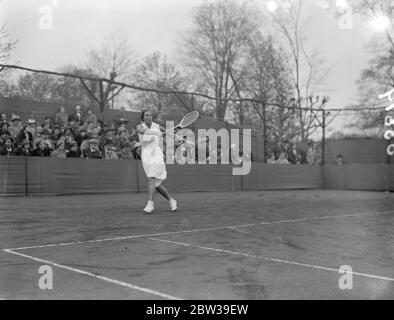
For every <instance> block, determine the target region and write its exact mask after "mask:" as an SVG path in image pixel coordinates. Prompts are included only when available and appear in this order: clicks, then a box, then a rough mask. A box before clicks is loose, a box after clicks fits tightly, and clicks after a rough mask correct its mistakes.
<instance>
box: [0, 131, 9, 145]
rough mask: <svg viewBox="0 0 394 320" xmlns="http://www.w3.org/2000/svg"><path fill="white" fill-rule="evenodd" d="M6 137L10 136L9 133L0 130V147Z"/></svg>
mask: <svg viewBox="0 0 394 320" xmlns="http://www.w3.org/2000/svg"><path fill="white" fill-rule="evenodd" d="M8 137H10V133H9V132H8V131H7V130H0V148H2V147H3V146H4V145H5V141H6V139H7V138H8Z"/></svg>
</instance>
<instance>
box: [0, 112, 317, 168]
mask: <svg viewBox="0 0 394 320" xmlns="http://www.w3.org/2000/svg"><path fill="white" fill-rule="evenodd" d="M182 138H183V139H185V140H188V138H187V137H186V136H185V137H182ZM185 140H184V141H185ZM190 142H191V141H190ZM201 143H202V141H198V143H197V144H196V145H194V144H193V143H184V144H183V141H181V140H178V141H176V147H177V146H178V145H182V146H181V147H180V148H178V151H177V152H176V153H175V157H176V158H177V159H176V160H177V162H178V163H186V162H187V161H190V159H187V157H188V156H191V157H193V158H195V160H196V161H197V160H198V148H199V147H200V144H201ZM205 143H206V155H205V156H206V161H207V163H208V162H210V161H216V162H217V163H220V162H221V157H222V154H221V153H222V151H221V145H220V142H219V143H218V145H217V150H213V148H212V146H211V145H210V144H209V141H208V138H207V141H205ZM229 152H230V154H229V160H230V161H232V162H234V161H235V162H236V163H238V162H239V163H241V162H242V160H244V159H245V158H248V159H249V160H251V161H253V160H254V159H253V154H252V153H251V154H249V153H247V152H246V154H242V150H239V151H238V150H236V149H235V145H234V144H232V145H231V148H230V150H229ZM0 155H1V156H33V157H56V158H87V159H109V160H114V159H141V144H140V142H139V137H138V135H137V133H136V130H135V128H130V127H128V121H127V120H126V119H124V118H119V119H118V121H113V122H111V123H109V124H104V123H103V122H102V121H99V120H98V118H97V116H96V115H95V114H94V113H93V111H92V110H91V109H87V110H86V112H82V108H81V107H80V106H76V107H75V110H74V112H73V113H72V114H67V113H66V111H65V108H64V107H60V108H59V110H58V112H57V113H56V114H55V115H53V116H52V117H51V116H46V117H45V119H44V120H43V122H42V123H38V121H37V120H36V119H35V117H32V118H31V119H28V120H27V121H25V122H24V123H23V122H22V120H21V118H20V117H19V116H18V115H16V114H11V115H7V114H1V119H0ZM234 159H235V160H234ZM320 162H321V154H320V149H319V147H318V144H317V143H316V142H313V141H309V142H308V145H307V147H304V148H300V146H299V145H297V144H296V143H290V142H287V141H285V142H284V143H281V144H280V145H279V147H278V148H276V149H274V150H273V151H272V152H271V153H270V155H269V157H268V160H267V163H269V164H312V165H317V164H320Z"/></svg>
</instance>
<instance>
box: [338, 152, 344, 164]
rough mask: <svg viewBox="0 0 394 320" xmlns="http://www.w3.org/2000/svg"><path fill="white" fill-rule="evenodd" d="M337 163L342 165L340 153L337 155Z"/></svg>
mask: <svg viewBox="0 0 394 320" xmlns="http://www.w3.org/2000/svg"><path fill="white" fill-rule="evenodd" d="M337 165H338V166H341V165H343V156H342V155H341V154H338V155H337Z"/></svg>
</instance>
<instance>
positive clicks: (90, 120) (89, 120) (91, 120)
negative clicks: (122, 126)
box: [85, 108, 97, 126]
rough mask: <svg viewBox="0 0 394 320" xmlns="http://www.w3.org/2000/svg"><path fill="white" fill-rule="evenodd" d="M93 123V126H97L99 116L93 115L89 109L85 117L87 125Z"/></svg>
mask: <svg viewBox="0 0 394 320" xmlns="http://www.w3.org/2000/svg"><path fill="white" fill-rule="evenodd" d="M86 122H87V123H93V126H96V125H97V116H96V115H95V114H94V113H93V111H92V109H90V108H89V109H88V110H87V111H86V115H85V123H86Z"/></svg>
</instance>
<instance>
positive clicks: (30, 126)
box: [27, 119, 37, 138]
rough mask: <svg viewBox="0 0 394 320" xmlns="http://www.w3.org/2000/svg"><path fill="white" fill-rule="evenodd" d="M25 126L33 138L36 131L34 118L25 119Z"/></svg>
mask: <svg viewBox="0 0 394 320" xmlns="http://www.w3.org/2000/svg"><path fill="white" fill-rule="evenodd" d="M27 127H28V131H29V132H31V134H32V136H33V138H35V136H36V131H37V126H36V120H35V119H28V120H27Z"/></svg>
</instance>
